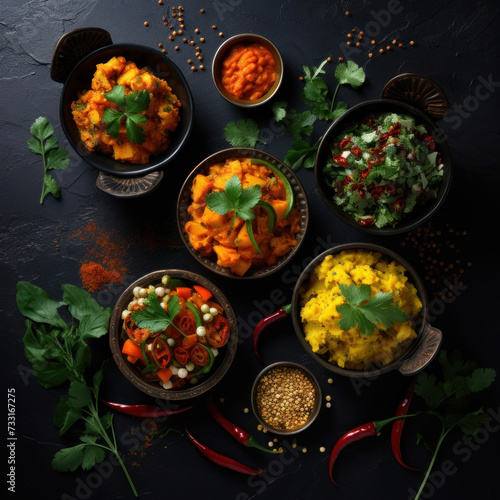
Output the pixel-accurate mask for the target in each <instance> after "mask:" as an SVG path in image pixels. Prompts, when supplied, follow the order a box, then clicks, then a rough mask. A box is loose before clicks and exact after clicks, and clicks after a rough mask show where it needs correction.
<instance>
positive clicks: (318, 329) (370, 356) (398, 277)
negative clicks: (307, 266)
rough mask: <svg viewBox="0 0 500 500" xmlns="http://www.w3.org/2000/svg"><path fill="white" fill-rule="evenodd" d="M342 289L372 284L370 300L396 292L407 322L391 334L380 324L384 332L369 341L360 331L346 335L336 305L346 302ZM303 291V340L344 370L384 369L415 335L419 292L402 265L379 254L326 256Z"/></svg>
mask: <svg viewBox="0 0 500 500" xmlns="http://www.w3.org/2000/svg"><path fill="white" fill-rule="evenodd" d="M339 284H346V285H350V284H356V285H361V284H366V285H369V286H370V288H371V296H372V297H373V296H374V295H375V294H377V293H378V292H389V293H393V295H394V303H395V304H397V305H398V306H399V308H400V309H401V310H402V311H404V312H405V313H406V314H407V316H408V318H409V320H408V321H405V322H404V323H395V324H394V325H393V326H392V327H391V328H388V329H387V330H383V327H382V325H379V326H380V327H381V329H375V330H374V332H373V335H371V336H367V335H363V334H362V333H361V332H360V331H359V330H358V328H357V327H353V328H350V329H349V330H348V331H344V330H342V329H341V328H340V326H339V321H340V319H341V315H340V314H339V313H338V312H337V306H339V305H340V304H343V303H345V302H346V301H345V299H344V297H343V295H342V293H341V291H340V289H339ZM300 292H301V293H300V297H301V312H300V315H301V320H302V325H303V330H304V333H305V339H306V340H307V342H308V343H309V344H310V346H311V348H312V350H313V351H314V352H315V353H316V354H319V355H321V356H322V357H325V359H327V360H328V361H329V362H330V363H332V364H337V365H338V366H340V367H342V368H349V369H354V370H363V369H365V368H367V367H368V366H370V365H376V366H382V365H386V364H387V363H390V362H391V361H392V360H393V359H395V358H396V357H397V356H399V355H400V354H402V353H403V352H404V351H405V350H406V349H407V348H408V346H409V344H410V342H411V340H412V339H414V338H415V337H416V336H417V334H416V332H415V330H414V329H413V327H412V323H411V318H412V317H413V318H414V317H415V316H416V315H417V314H418V313H419V311H420V310H421V308H422V302H421V301H420V299H419V298H418V295H417V290H416V288H415V286H414V285H413V284H412V283H410V282H409V280H408V277H407V276H406V270H405V268H404V267H403V266H402V265H400V264H398V263H397V262H395V261H391V260H389V259H386V258H385V257H382V255H381V254H380V253H378V252H372V251H368V250H362V249H353V250H344V251H342V252H340V253H338V254H335V255H327V256H326V257H325V258H324V260H323V261H322V262H321V263H320V264H319V265H318V266H317V267H316V268H315V269H314V271H313V272H312V274H311V276H310V278H309V281H308V283H307V284H306V285H305V286H304V287H303V288H302V289H301V291H300Z"/></svg>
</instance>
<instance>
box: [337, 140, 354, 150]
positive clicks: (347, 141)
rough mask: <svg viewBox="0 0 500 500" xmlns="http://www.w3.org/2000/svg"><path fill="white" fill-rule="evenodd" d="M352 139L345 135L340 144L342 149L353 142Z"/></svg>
mask: <svg viewBox="0 0 500 500" xmlns="http://www.w3.org/2000/svg"><path fill="white" fill-rule="evenodd" d="M351 143H352V141H351V139H349V137H344V138H343V139H342V140H341V141H340V144H339V147H340V149H345V148H346V147H347V146H349V144H351Z"/></svg>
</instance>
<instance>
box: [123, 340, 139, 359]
mask: <svg viewBox="0 0 500 500" xmlns="http://www.w3.org/2000/svg"><path fill="white" fill-rule="evenodd" d="M122 352H123V354H129V355H130V356H134V357H136V358H142V350H141V348H140V346H138V345H137V344H136V343H134V342H132V340H130V339H127V340H126V341H125V342H124V343H123V347H122Z"/></svg>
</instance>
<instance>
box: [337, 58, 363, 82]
mask: <svg viewBox="0 0 500 500" xmlns="http://www.w3.org/2000/svg"><path fill="white" fill-rule="evenodd" d="M335 78H336V79H337V81H338V82H339V85H346V84H348V85H350V86H351V87H352V88H353V89H357V88H358V87H360V86H361V85H362V84H363V83H364V81H365V72H364V70H363V68H360V67H359V66H358V65H357V64H356V63H355V62H354V61H347V63H340V64H339V65H338V66H337V67H336V68H335Z"/></svg>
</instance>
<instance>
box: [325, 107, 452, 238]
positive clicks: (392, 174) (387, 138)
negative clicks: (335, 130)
mask: <svg viewBox="0 0 500 500" xmlns="http://www.w3.org/2000/svg"><path fill="white" fill-rule="evenodd" d="M323 173H324V175H325V176H326V179H327V184H328V185H329V186H331V187H332V188H333V189H334V192H335V193H334V196H333V200H334V202H335V203H336V204H337V205H338V206H340V207H341V208H342V209H343V210H344V211H345V212H347V213H348V214H350V215H351V216H352V217H353V218H354V220H355V221H356V222H357V223H358V224H360V225H361V226H370V225H375V226H376V227H379V228H382V227H391V226H392V227H395V226H396V225H397V224H398V223H399V222H400V221H401V220H403V219H404V218H405V216H406V215H407V214H409V213H410V212H412V211H413V210H414V209H415V207H416V206H418V205H422V204H424V203H425V202H426V201H427V200H429V199H433V198H436V197H437V193H438V190H439V187H440V184H441V181H442V178H443V173H444V170H443V164H442V163H441V155H440V153H439V152H438V151H437V150H436V145H435V142H434V139H433V138H432V136H431V135H429V133H428V132H427V130H426V129H425V127H424V126H423V125H417V124H416V123H415V119H414V118H413V117H412V116H411V115H404V114H396V113H382V114H379V115H375V116H373V115H370V116H367V117H366V118H365V119H364V120H363V122H362V123H354V124H352V125H350V126H348V127H346V129H344V131H343V132H342V133H341V134H340V135H339V136H337V137H336V138H335V140H334V142H333V144H332V156H331V157H330V158H329V160H328V162H327V164H326V165H325V168H324V170H323Z"/></svg>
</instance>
